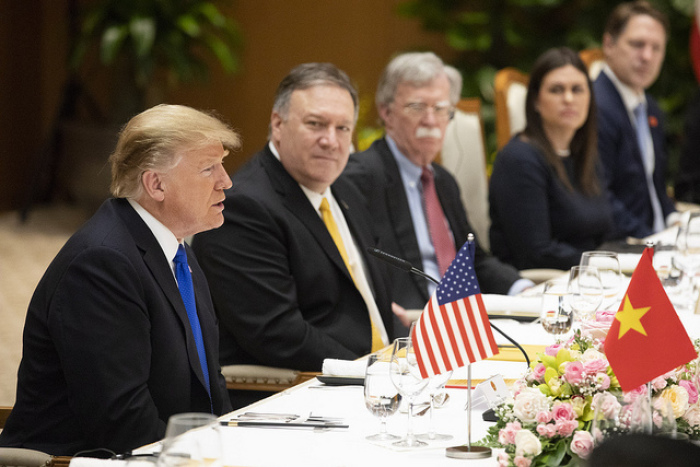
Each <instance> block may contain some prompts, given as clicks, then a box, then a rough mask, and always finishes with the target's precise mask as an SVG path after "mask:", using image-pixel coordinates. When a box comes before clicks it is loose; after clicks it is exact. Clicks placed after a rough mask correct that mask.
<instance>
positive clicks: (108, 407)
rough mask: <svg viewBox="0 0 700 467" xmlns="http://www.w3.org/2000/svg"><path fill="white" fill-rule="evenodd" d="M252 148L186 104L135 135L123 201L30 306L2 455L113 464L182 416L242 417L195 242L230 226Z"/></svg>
mask: <svg viewBox="0 0 700 467" xmlns="http://www.w3.org/2000/svg"><path fill="white" fill-rule="evenodd" d="M238 147H239V138H238V135H237V134H236V133H234V132H233V131H232V130H231V129H230V128H229V127H228V126H227V125H225V124H224V123H222V122H221V121H219V120H218V119H216V118H214V117H212V116H210V115H207V114H204V113H202V112H199V111H196V110H194V109H191V108H189V107H184V106H170V105H161V106H157V107H154V108H152V109H149V110H146V111H144V112H143V113H141V114H139V115H137V116H136V117H134V118H132V119H131V121H130V122H129V123H128V124H127V125H126V127H124V129H123V130H122V132H121V133H120V136H119V140H118V143H117V147H116V149H115V151H114V153H113V154H112V155H111V156H110V162H111V165H112V194H113V195H114V196H115V198H114V199H110V200H107V201H106V202H105V203H104V204H103V205H102V206H101V207H100V209H99V210H98V211H97V212H96V213H95V215H94V216H93V217H92V219H90V220H89V221H88V222H87V223H86V224H85V225H84V226H83V227H82V228H81V229H80V230H79V231H78V232H77V233H75V234H74V235H73V236H72V237H71V238H70V239H69V240H68V242H67V243H66V245H65V246H64V247H63V248H62V249H61V251H60V252H59V253H58V255H57V256H56V258H55V259H54V261H53V262H52V263H51V265H50V266H49V268H48V269H47V271H46V273H45V274H44V277H43V278H42V279H41V282H40V283H39V285H38V286H37V288H36V291H35V292H34V296H33V297H32V300H31V303H30V304H29V310H28V313H27V318H26V323H25V326H24V343H23V346H24V348H23V355H22V362H21V364H20V368H19V374H18V385H17V402H16V404H15V406H14V408H13V409H12V412H11V414H10V417H9V419H8V420H7V423H6V425H5V429H4V430H3V431H2V433H1V434H0V446H7V447H24V448H31V449H37V450H41V451H44V452H46V453H49V454H53V455H74V454H76V453H77V452H79V451H89V452H87V453H86V455H97V456H98V457H101V456H105V455H106V456H109V455H110V451H111V452H112V453H122V452H125V451H128V450H131V449H133V448H136V447H138V446H141V445H144V444H148V443H152V442H155V441H157V440H159V439H161V438H163V437H164V435H165V428H166V423H167V421H168V418H169V417H170V415H173V414H176V413H181V412H212V413H215V414H217V415H220V414H224V413H226V412H229V411H230V410H231V404H230V402H229V399H228V397H227V396H228V395H227V393H226V384H225V381H224V378H223V376H222V375H221V372H220V367H219V361H218V360H219V354H218V338H219V335H218V330H217V323H216V317H215V314H214V307H213V305H212V302H211V297H210V296H209V291H208V286H207V282H206V279H205V278H204V274H203V273H202V271H201V270H200V268H199V266H198V264H197V261H196V260H195V258H194V256H192V255H191V253H190V251H189V247H188V246H186V245H185V244H184V242H183V239H184V238H185V237H187V236H189V235H193V234H195V233H197V232H200V231H202V230H207V229H211V228H215V227H218V226H220V225H221V224H222V223H223V215H222V210H223V204H222V201H223V199H224V189H226V188H228V187H230V186H231V180H230V178H229V177H228V175H227V174H226V171H225V170H224V167H223V165H222V162H223V159H224V157H225V156H226V155H227V154H228V152H229V151H231V150H234V149H237V148H238ZM188 264H189V265H188ZM95 450H101V451H95ZM108 450H109V451H108Z"/></svg>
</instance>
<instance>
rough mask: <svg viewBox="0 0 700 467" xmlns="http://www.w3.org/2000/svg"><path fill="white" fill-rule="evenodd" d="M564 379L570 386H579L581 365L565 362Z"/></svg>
mask: <svg viewBox="0 0 700 467" xmlns="http://www.w3.org/2000/svg"><path fill="white" fill-rule="evenodd" d="M564 377H565V378H566V380H567V381H568V382H569V383H571V384H579V383H580V382H581V381H582V380H583V363H581V362H578V361H577V362H567V363H566V367H565V369H564Z"/></svg>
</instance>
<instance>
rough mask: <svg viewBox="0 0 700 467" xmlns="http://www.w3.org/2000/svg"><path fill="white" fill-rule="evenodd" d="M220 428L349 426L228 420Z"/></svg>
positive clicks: (347, 426) (323, 423) (324, 423)
mask: <svg viewBox="0 0 700 467" xmlns="http://www.w3.org/2000/svg"><path fill="white" fill-rule="evenodd" d="M221 425H222V426H242V427H269V428H285V427H286V428H349V427H350V425H342V424H340V423H329V422H275V421H263V420H228V421H222V422H221Z"/></svg>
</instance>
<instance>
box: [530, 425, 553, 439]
mask: <svg viewBox="0 0 700 467" xmlns="http://www.w3.org/2000/svg"><path fill="white" fill-rule="evenodd" d="M535 431H537V434H539V435H540V436H542V437H543V438H553V437H554V435H556V434H557V427H556V426H554V425H553V424H551V423H540V424H539V425H537V426H536V427H535Z"/></svg>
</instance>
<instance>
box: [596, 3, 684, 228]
mask: <svg viewBox="0 0 700 467" xmlns="http://www.w3.org/2000/svg"><path fill="white" fill-rule="evenodd" d="M667 38H668V19H667V18H666V16H665V15H664V14H663V13H661V12H659V11H658V10H656V9H655V8H653V7H652V6H651V5H650V4H649V3H648V2H646V1H635V2H628V3H621V4H619V5H618V6H617V7H616V8H615V9H614V10H613V11H612V13H611V14H610V16H609V18H608V21H607V23H606V26H605V33H604V35H603V53H604V55H605V61H606V65H605V67H604V68H603V70H602V71H601V73H600V75H598V78H597V79H596V80H595V82H594V83H593V91H594V93H595V98H596V102H597V104H598V150H599V154H600V160H601V162H602V163H603V166H604V167H605V177H606V185H607V190H608V196H609V199H610V204H611V207H612V210H613V219H614V220H615V222H616V224H617V225H616V226H617V230H618V232H616V236H632V237H637V238H642V237H646V236H647V235H651V234H653V233H655V232H659V231H661V230H663V229H664V228H666V226H668V225H672V224H673V223H675V222H677V221H678V219H679V214H678V213H677V212H676V210H675V207H674V203H673V201H672V200H671V199H670V198H669V197H668V195H667V193H666V182H665V175H666V173H665V172H666V163H667V161H666V152H665V150H664V128H663V114H662V112H661V109H660V108H659V106H658V105H657V103H656V101H655V100H654V99H653V98H652V97H651V96H650V95H649V94H648V93H646V92H645V90H646V89H647V88H649V86H651V85H652V84H653V83H654V81H656V78H657V77H658V76H659V72H660V71H661V65H662V64H663V60H664V55H665V51H666V40H667Z"/></svg>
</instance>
